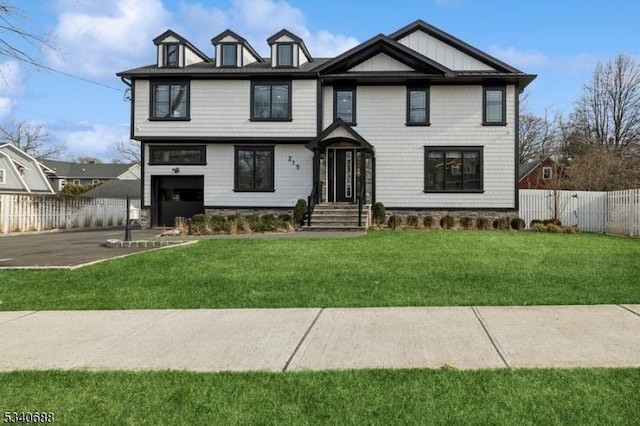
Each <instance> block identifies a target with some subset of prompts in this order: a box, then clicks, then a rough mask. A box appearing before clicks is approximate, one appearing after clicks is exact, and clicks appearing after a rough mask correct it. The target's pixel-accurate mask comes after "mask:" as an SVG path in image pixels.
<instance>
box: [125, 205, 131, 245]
mask: <svg viewBox="0 0 640 426" xmlns="http://www.w3.org/2000/svg"><path fill="white" fill-rule="evenodd" d="M130 208H131V204H130V200H129V194H127V223H126V225H125V228H124V240H125V241H131V220H130V217H129V215H130V210H129V209H130Z"/></svg>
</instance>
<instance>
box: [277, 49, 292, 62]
mask: <svg viewBox="0 0 640 426" xmlns="http://www.w3.org/2000/svg"><path fill="white" fill-rule="evenodd" d="M277 52H278V53H277V55H278V61H277V65H278V66H279V67H292V66H293V44H291V43H278V51H277Z"/></svg>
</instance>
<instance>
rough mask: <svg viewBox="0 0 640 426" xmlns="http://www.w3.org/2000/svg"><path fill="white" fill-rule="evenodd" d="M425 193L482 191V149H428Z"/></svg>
mask: <svg viewBox="0 0 640 426" xmlns="http://www.w3.org/2000/svg"><path fill="white" fill-rule="evenodd" d="M424 151H425V152H424V156H425V171H424V174H425V179H424V191H425V192H478V191H482V147H464V148H459V147H428V146H427V147H425V150H424Z"/></svg>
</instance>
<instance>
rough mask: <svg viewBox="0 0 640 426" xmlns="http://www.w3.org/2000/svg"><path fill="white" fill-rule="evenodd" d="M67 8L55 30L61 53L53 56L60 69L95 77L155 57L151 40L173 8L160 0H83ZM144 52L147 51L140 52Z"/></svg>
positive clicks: (62, 12) (52, 58)
mask: <svg viewBox="0 0 640 426" xmlns="http://www.w3.org/2000/svg"><path fill="white" fill-rule="evenodd" d="M60 5H61V7H63V8H65V9H64V10H62V11H61V13H60V14H59V16H58V23H57V25H56V28H55V30H54V34H55V36H56V39H57V40H56V44H57V46H59V47H60V49H61V50H62V53H61V55H57V56H56V55H54V54H51V55H50V56H49V59H50V61H51V63H52V65H53V66H54V67H56V68H58V69H61V70H64V71H67V72H71V73H74V74H80V75H84V76H88V77H91V78H105V77H113V75H114V73H116V72H117V71H121V70H123V69H125V68H127V67H129V66H130V64H131V63H132V61H136V60H137V61H138V63H137V65H142V64H141V63H139V61H140V57H141V56H142V57H153V53H154V52H153V50H152V49H150V47H151V46H150V44H151V40H152V39H153V38H154V37H155V36H157V35H158V34H159V33H160V32H161V31H163V29H166V28H165V27H166V22H167V21H168V20H169V17H170V14H169V12H168V11H167V10H166V9H165V8H164V5H163V4H162V2H161V1H160V0H117V2H116V4H115V7H114V5H113V4H112V3H111V2H103V1H95V0H93V1H84V2H82V3H75V6H73V7H70V4H69V2H68V1H67V2H62V3H60ZM141 53H142V55H141Z"/></svg>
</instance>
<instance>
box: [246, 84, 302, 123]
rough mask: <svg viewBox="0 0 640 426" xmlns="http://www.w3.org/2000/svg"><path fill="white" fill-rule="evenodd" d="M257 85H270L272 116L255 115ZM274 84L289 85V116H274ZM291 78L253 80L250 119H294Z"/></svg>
mask: <svg viewBox="0 0 640 426" xmlns="http://www.w3.org/2000/svg"><path fill="white" fill-rule="evenodd" d="M256 86H269V87H270V89H269V98H270V101H269V102H270V105H269V108H270V111H271V114H270V115H271V116H270V117H256V116H255V105H254V102H255V87H256ZM273 86H287V98H288V99H287V102H288V108H287V113H288V114H287V117H275V118H274V117H273V98H272V97H271V91H272V90H273ZM291 86H292V85H291V80H253V81H251V93H250V102H249V108H250V109H251V111H250V113H249V114H250V115H249V121H293V118H292V117H293V115H292V109H293V105H292V102H291V99H292V93H291Z"/></svg>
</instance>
